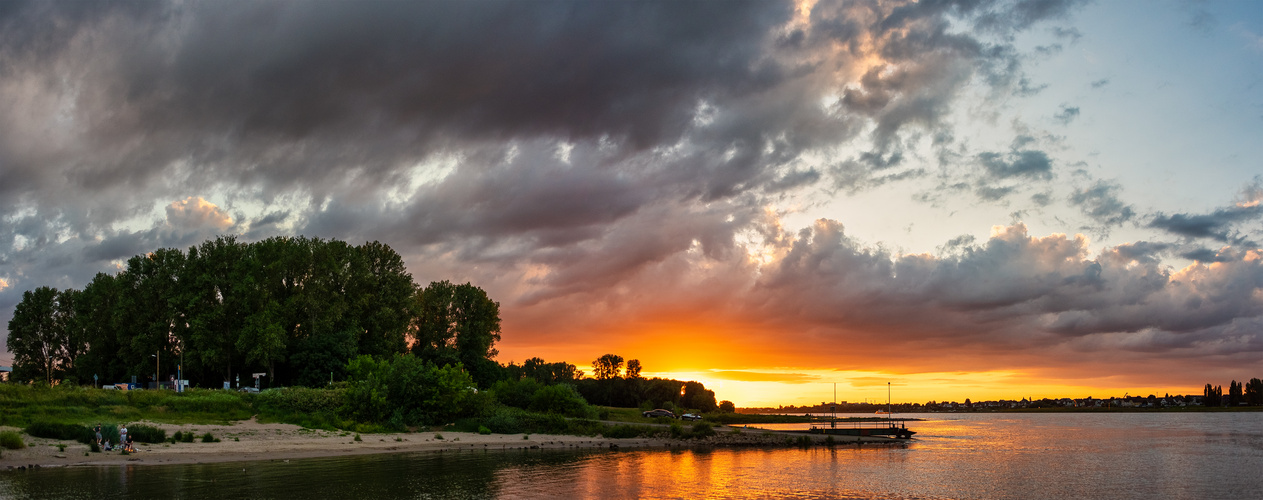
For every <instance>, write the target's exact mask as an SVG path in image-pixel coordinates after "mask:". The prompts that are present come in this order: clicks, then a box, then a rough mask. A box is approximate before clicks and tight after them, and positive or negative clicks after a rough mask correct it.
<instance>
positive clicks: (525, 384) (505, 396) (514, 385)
mask: <svg viewBox="0 0 1263 500" xmlns="http://www.w3.org/2000/svg"><path fill="white" fill-rule="evenodd" d="M543 387H544V386H542V385H540V383H539V382H538V381H536V380H535V379H533V378H524V379H521V380H501V381H499V382H496V383H495V385H492V386H491V392H492V393H493V394H495V397H496V401H499V402H500V404H503V405H505V406H512V407H514V408H522V409H526V408H528V407H530V406H531V397H532V396H534V395H535V392H536V391H538V390H540V389H541V388H543Z"/></svg>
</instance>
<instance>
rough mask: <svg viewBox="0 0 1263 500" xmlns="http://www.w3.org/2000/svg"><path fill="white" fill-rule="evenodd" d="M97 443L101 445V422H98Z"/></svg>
mask: <svg viewBox="0 0 1263 500" xmlns="http://www.w3.org/2000/svg"><path fill="white" fill-rule="evenodd" d="M93 430H95V431H96V445H97V446H101V424H96V429H93Z"/></svg>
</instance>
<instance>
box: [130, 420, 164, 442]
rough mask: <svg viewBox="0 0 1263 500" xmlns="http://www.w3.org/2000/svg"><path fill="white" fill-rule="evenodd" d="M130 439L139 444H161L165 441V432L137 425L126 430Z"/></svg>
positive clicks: (152, 427)
mask: <svg viewBox="0 0 1263 500" xmlns="http://www.w3.org/2000/svg"><path fill="white" fill-rule="evenodd" d="M127 433H128V434H130V435H131V436H132V439H133V440H135V441H137V442H141V443H150V444H152V443H161V442H163V441H166V440H167V431H164V430H162V429H159V428H157V427H154V426H151V425H144V424H137V425H133V426H131V427H128V428H127Z"/></svg>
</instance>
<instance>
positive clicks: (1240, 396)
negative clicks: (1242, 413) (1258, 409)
mask: <svg viewBox="0 0 1263 500" xmlns="http://www.w3.org/2000/svg"><path fill="white" fill-rule="evenodd" d="M1202 405H1203V406H1242V405H1247V406H1263V380H1259V379H1257V378H1252V379H1250V381H1249V382H1245V383H1242V382H1237V381H1236V380H1233V381H1232V382H1230V383H1229V384H1228V395H1227V396H1225V395H1224V386H1222V385H1216V386H1212V385H1210V384H1206V388H1205V389H1203V390H1202Z"/></svg>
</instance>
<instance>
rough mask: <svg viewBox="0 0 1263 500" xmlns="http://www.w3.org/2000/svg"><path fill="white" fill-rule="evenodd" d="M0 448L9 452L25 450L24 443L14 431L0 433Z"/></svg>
mask: <svg viewBox="0 0 1263 500" xmlns="http://www.w3.org/2000/svg"><path fill="white" fill-rule="evenodd" d="M0 447H4V448H8V449H10V450H20V449H22V448H26V443H24V442H22V436H21V435H20V434H18V433H17V432H15V431H4V432H0Z"/></svg>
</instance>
